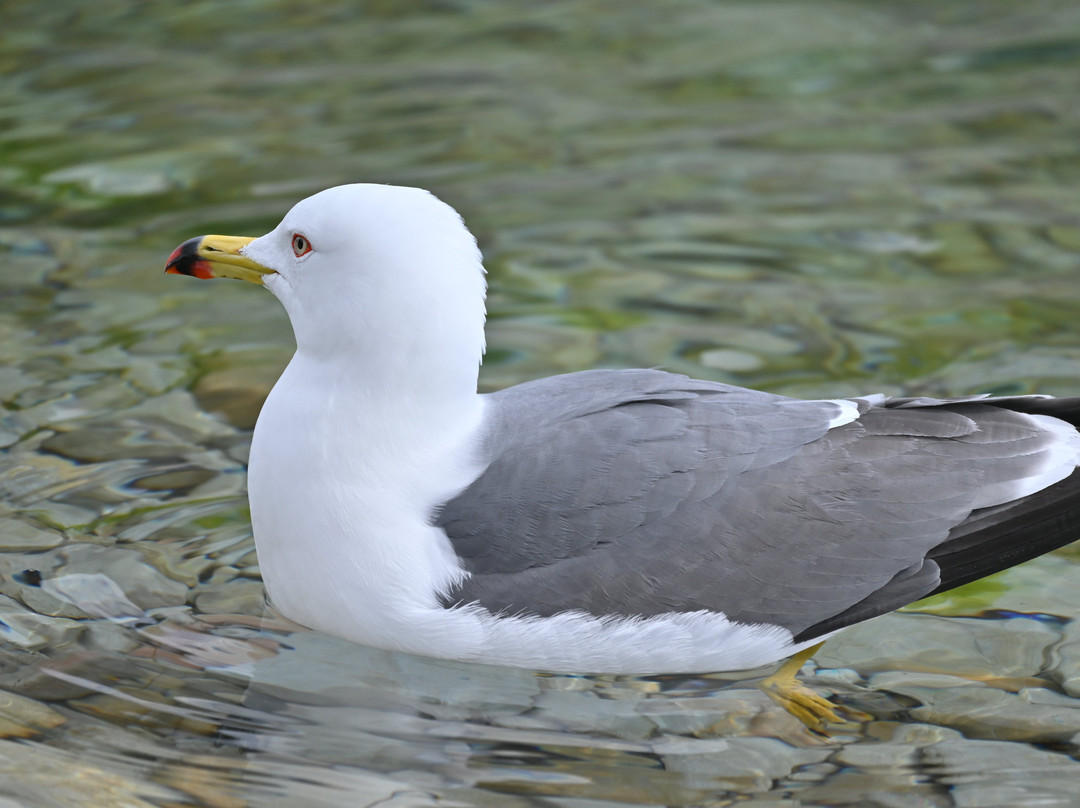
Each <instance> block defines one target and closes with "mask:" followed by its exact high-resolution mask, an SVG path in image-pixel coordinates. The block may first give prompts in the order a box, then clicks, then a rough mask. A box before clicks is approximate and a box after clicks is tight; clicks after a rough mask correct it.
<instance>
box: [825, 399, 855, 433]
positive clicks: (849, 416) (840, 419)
mask: <svg viewBox="0 0 1080 808" xmlns="http://www.w3.org/2000/svg"><path fill="white" fill-rule="evenodd" d="M821 400H822V401H825V402H827V403H829V404H835V405H836V406H838V407H839V408H840V412H839V414H837V415H836V416H834V417H833V419H832V420H830V421H829V429H833V428H835V427H838V426H843V425H844V424H850V423H851V422H852V421H854V420H856V419H857V418H858V417H859V405H858V404H856V403H855V402H854V401H848V400H847V399H846V398H826V399H821Z"/></svg>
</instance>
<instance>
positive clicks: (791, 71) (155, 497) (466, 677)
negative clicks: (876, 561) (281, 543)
mask: <svg viewBox="0 0 1080 808" xmlns="http://www.w3.org/2000/svg"><path fill="white" fill-rule="evenodd" d="M0 14H2V15H3V31H4V35H3V37H0V109H2V111H3V112H2V118H0V121H2V123H0V295H2V299H3V303H2V308H0V353H2V362H0V401H2V402H3V409H2V410H0V414H2V415H0V445H2V446H4V447H6V449H5V452H4V454H3V455H2V456H0V486H2V499H0V548H2V551H0V640H2V645H0V805H2V806H3V808H7V806H9V805H23V806H49V807H51V806H82V805H85V806H101V805H124V806H176V805H207V806H222V807H223V808H233V806H245V805H252V806H276V805H281V806H286V805H288V806H293V805H305V806H306V805H313V806H319V805H345V806H361V805H376V804H377V805H380V806H424V805H454V806H457V805H463V806H569V807H572V808H599V806H613V805H709V806H712V805H716V806H719V805H728V804H731V803H733V802H736V801H737V802H739V803H740V804H748V805H759V806H770V807H775V806H796V805H881V806H916V805H918V806H952V805H962V806H997V805H1003V806H1004V805H1020V804H1034V803H1036V802H1037V803H1038V804H1039V805H1044V806H1056V805H1062V806H1066V805H1073V804H1075V791H1076V783H1077V782H1080V763H1078V762H1077V752H1078V748H1080V747H1078V737H1080V736H1078V733H1080V628H1077V622H1076V618H1077V617H1078V616H1080V565H1078V563H1077V562H1078V559H1080V551H1078V550H1077V549H1076V547H1075V546H1074V547H1072V548H1065V549H1063V550H1061V551H1058V552H1056V553H1053V554H1051V555H1049V556H1046V557H1044V558H1042V559H1038V560H1036V561H1034V562H1031V563H1029V564H1027V565H1024V566H1023V567H1020V568H1017V569H1014V570H1012V571H1009V572H1007V573H1005V574H1002V575H999V576H996V577H994V578H992V579H989V580H987V581H984V582H981V583H977V584H974V585H971V586H969V587H966V588H965V589H963V590H960V591H958V592H956V593H954V594H952V595H950V596H948V597H944V598H938V599H936V600H934V601H929V602H924V603H922V604H919V605H917V606H916V607H914V608H913V609H911V610H909V611H907V612H905V613H902V614H896V615H890V616H887V617H885V618H882V619H880V620H878V621H875V622H873V623H871V624H868V625H864V626H860V627H857V628H855V629H852V630H849V631H847V632H845V633H843V634H841V635H840V636H839V637H837V638H835V639H834V640H832V641H830V642H829V644H828V645H827V646H826V648H825V649H824V650H823V651H822V652H820V653H819V654H818V655H817V657H816V659H815V660H814V662H813V663H811V664H810V665H809V666H808V667H807V669H806V676H805V679H806V681H807V682H808V683H810V684H812V685H813V686H814V687H815V688H816V689H818V690H819V691H821V692H823V693H827V694H835V698H836V700H837V701H838V702H840V703H843V704H847V705H849V706H851V707H852V708H855V709H858V710H861V711H863V712H865V713H867V714H868V716H869V717H868V718H867V720H865V721H863V722H862V723H860V724H859V725H858V726H856V727H853V728H852V729H850V730H848V731H843V732H837V733H835V734H834V735H833V736H832V737H831V738H830V739H821V738H816V737H814V736H812V735H810V734H809V733H808V732H807V731H806V730H805V729H804V728H803V727H801V725H799V724H798V723H797V722H795V721H794V719H792V718H790V717H789V716H787V715H786V714H784V713H783V712H781V711H780V710H779V709H778V708H776V707H775V706H773V705H772V704H771V702H769V701H768V700H767V699H766V698H765V697H764V696H763V695H762V694H761V693H760V691H758V690H756V689H754V688H753V681H754V679H753V676H752V675H751V674H733V675H727V676H720V677H653V678H647V679H641V678H632V677H617V678H613V677H570V676H545V675H541V674H537V673H534V672H529V671H518V670H510V669H500V668H489V667H483V666H475V665H465V664H459V663H451V662H439V661H433V660H427V659H421V658H415V657H408V656H405V655H398V654H389V653H385V652H381V651H375V650H371V649H366V648H362V647H358V646H353V645H350V644H348V643H344V642H340V641H337V640H333V639H331V638H328V637H324V636H320V635H317V634H314V633H312V632H308V631H304V630H302V629H298V628H297V627H295V626H291V625H289V624H287V623H286V622H285V621H282V620H281V619H280V618H277V617H276V616H275V615H273V614H269V613H265V610H264V606H263V594H262V587H261V584H260V581H259V572H258V563H257V559H256V558H255V554H254V550H253V545H252V541H251V535H250V527H249V524H248V515H247V511H246V503H245V499H244V494H243V490H244V462H245V458H246V448H247V444H248V440H249V437H250V427H251V425H252V424H253V423H254V418H255V416H256V414H257V411H258V407H259V404H260V402H261V400H262V398H263V396H265V394H266V392H267V390H268V389H269V387H270V385H271V384H272V383H273V380H274V378H275V377H276V374H277V373H278V371H279V370H280V368H281V367H282V366H283V364H284V362H285V361H286V360H287V358H288V355H289V353H290V350H291V334H290V332H289V328H288V323H287V321H286V319H285V316H284V314H283V313H282V312H281V310H280V308H279V306H278V304H277V303H276V301H274V300H273V298H272V297H271V296H269V295H267V294H265V293H263V292H261V291H260V290H258V289H255V288H252V287H249V286H246V285H243V284H236V283H226V282H220V283H212V284H211V283H208V284H203V283H198V282H194V281H190V280H189V279H184V278H173V277H169V278H166V277H164V276H163V275H162V274H161V267H162V265H163V262H164V259H165V257H166V256H167V255H168V253H169V251H170V250H171V249H172V247H173V246H174V245H175V244H176V243H178V242H179V241H181V240H183V239H185V238H188V237H190V236H192V235H196V234H200V233H204V232H224V233H249V234H252V235H257V234H259V233H261V232H264V231H265V230H266V229H268V228H269V227H271V226H272V225H273V224H274V223H276V221H277V220H278V218H279V217H280V215H281V214H282V213H283V212H284V211H285V210H286V209H287V208H288V207H289V206H290V205H291V204H292V203H293V202H295V201H296V200H297V199H298V198H301V197H303V196H305V195H307V194H309V193H310V192H313V191H315V190H318V189H321V188H323V187H325V186H327V185H333V184H337V183H340V182H345V181H354V180H364V181H378V182H394V183H398V184H415V185H422V186H425V187H430V188H432V189H433V190H435V191H436V192H437V193H439V194H440V195H441V196H442V197H444V198H445V199H447V200H448V201H450V202H451V203H452V204H454V205H455V206H456V207H458V208H459V209H460V210H461V211H462V212H463V213H464V215H465V217H466V219H467V221H468V222H469V223H470V225H471V227H472V228H473V230H474V232H475V233H476V234H477V235H478V237H479V239H480V242H481V246H482V247H483V250H484V253H485V256H486V263H487V267H488V270H489V272H490V281H491V295H490V309H491V312H490V314H491V316H490V328H489V345H490V350H489V354H488V358H487V361H486V362H485V365H484V368H483V372H482V383H483V385H484V386H485V388H486V389H493V388H498V387H501V386H504V385H506V384H511V383H515V382H519V381H523V380H526V379H529V378H534V377H537V376H542V375H547V374H550V373H555V372H560V371H567V370H576V369H581V368H587V367H597V366H609V367H610V366H616V367H617V366H662V367H666V368H669V369H672V370H677V371H681V372H686V373H690V374H692V375H696V376H704V377H708V378H715V379H720V380H724V381H734V382H736V383H740V384H747V385H751V386H760V387H765V388H768V389H770V390H774V391H777V392H781V393H788V394H793V395H829V396H836V395H843V394H849V393H865V392H875V391H880V392H885V393H898V392H904V393H909V394H915V393H917V394H923V393H927V394H966V393H973V392H982V391H992V392H1010V393H1011V392H1031V391H1036V390H1037V391H1040V392H1046V393H1054V394H1065V393H1074V394H1075V393H1077V392H1078V391H1080V383H1078V382H1077V380H1076V375H1077V374H1076V370H1075V369H1076V367H1077V364H1078V360H1080V328H1077V327H1076V323H1075V321H1076V317H1075V313H1076V312H1077V311H1078V308H1080V284H1077V283H1076V281H1075V277H1076V273H1077V270H1078V269H1080V195H1078V193H1077V190H1076V189H1077V184H1078V180H1080V156H1078V153H1080V146H1078V144H1080V120H1078V115H1080V113H1078V112H1077V104H1076V98H1077V87H1078V86H1080V85H1078V69H1080V7H1077V6H1076V5H1075V4H1066V3H1056V2H1032V3H1025V4H1022V5H1017V4H1014V3H1005V2H979V3H976V2H966V1H963V2H953V3H948V4H938V3H930V2H906V3H888V2H881V3H873V4H869V3H854V2H852V3H845V2H818V1H817V0H815V1H814V2H803V3H795V2H790V3H783V2H755V3H749V2H747V3H731V2H719V3H718V2H703V1H702V2H695V1H694V0H689V1H688V2H683V3H678V4H659V3H657V4H643V3H642V4H638V3H634V4H630V3H613V2H600V1H599V0H592V1H587V0H576V1H568V2H563V3H558V4H542V3H537V4H531V5H530V6H528V7H527V8H526V7H524V6H520V5H515V4H496V3H484V2H427V3H421V2H418V3H414V4H396V3H390V2H372V3H368V4H365V5H363V6H360V5H359V4H355V5H354V4H344V3H342V4H323V5H319V6H318V7H317V8H311V7H309V4H304V3H299V2H287V1H285V0H282V1H281V2H270V0H252V1H251V2H242V3H235V4H228V5H227V6H225V5H224V4H216V3H209V2H190V3H183V4H169V5H166V4H149V3H148V4H130V3H121V2H114V1H113V0H102V2H98V3H95V4H93V7H92V8H91V7H88V6H86V5H85V4H77V3H66V2H56V3H52V4H48V5H47V6H46V5H44V4H40V3H30V2H13V3H6V4H5V5H4V8H3V10H2V12H0Z"/></svg>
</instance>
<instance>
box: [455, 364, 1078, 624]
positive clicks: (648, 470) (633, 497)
mask: <svg viewBox="0 0 1080 808" xmlns="http://www.w3.org/2000/svg"><path fill="white" fill-rule="evenodd" d="M1008 401H1017V399H1010V400H1004V399H992V400H957V401H953V402H941V401H928V400H914V399H905V400H893V401H874V402H871V400H856V402H855V403H856V404H857V405H858V407H859V410H860V415H859V417H858V419H857V420H855V421H852V422H850V423H846V424H843V425H839V426H832V427H831V428H830V424H831V423H833V422H834V421H835V420H836V419H837V418H838V416H839V415H840V414H841V407H840V405H838V404H836V403H833V402H828V401H800V400H795V399H789V398H785V397H782V396H776V395H771V394H767V393H761V392H758V391H753V390H746V389H743V388H738V387H733V386H729V385H722V384H716V383H711V382H703V381H695V380H690V379H687V378H685V377H681V376H675V375H672V374H667V373H663V372H660V371H589V372H585V373H577V374H570V375H567V376H558V377H553V378H550V379H544V380H540V381H538V382H531V383H528V384H524V385H519V386H517V387H514V388H510V389H508V390H505V391H502V392H500V393H496V394H493V395H492V396H490V397H489V408H490V409H489V412H490V413H491V415H492V417H491V422H490V423H491V426H490V431H489V433H488V434H487V436H486V440H485V442H484V447H485V448H484V451H485V452H486V454H487V457H486V461H487V465H486V469H485V471H484V472H483V473H482V474H481V475H480V476H479V478H478V479H477V480H475V481H474V482H473V483H472V484H471V485H470V486H469V487H468V488H466V489H465V490H464V491H463V492H462V493H461V494H459V495H458V496H457V497H455V498H454V499H453V500H451V501H449V502H447V503H445V505H443V506H442V508H441V509H440V510H439V512H438V513H437V514H436V516H435V523H436V524H438V525H440V526H441V527H443V528H444V529H445V530H446V533H447V536H448V537H449V538H450V541H451V543H452V544H453V547H454V550H455V551H456V553H457V554H458V556H459V557H460V558H461V559H462V561H463V563H464V565H465V568H466V569H467V570H468V571H469V573H470V576H469V577H468V578H467V579H466V580H465V581H464V582H463V583H462V584H461V585H459V586H458V587H457V588H456V589H454V590H453V591H452V592H450V593H447V595H446V596H445V598H444V603H446V604H447V605H452V604H454V603H470V602H479V603H480V604H481V605H482V606H484V607H485V608H487V609H490V610H492V611H495V612H504V613H521V614H535V615H542V616H543V615H550V614H555V613H557V612H561V611H566V610H581V611H585V612H589V613H591V614H594V615H612V614H614V615H626V616H630V615H637V616H651V615H656V614H660V613H664V612H686V611H697V610H701V609H707V610H712V611H719V612H723V613H724V614H726V615H727V616H728V618H729V619H733V620H738V621H740V622H744V623H770V624H774V625H780V626H783V627H785V628H788V629H790V630H791V631H792V633H793V634H794V635H797V636H799V637H800V638H807V634H809V635H810V636H811V637H812V636H816V634H820V633H824V632H826V631H830V630H833V629H835V628H839V627H841V626H842V625H847V624H849V623H851V622H856V621H857V620H862V619H866V618H868V617H872V616H874V615H876V614H881V613H883V612H885V611H890V610H892V609H895V608H898V607H899V606H901V605H904V604H906V603H909V602H911V601H913V600H917V599H918V598H920V597H922V596H924V595H926V594H928V593H930V592H933V591H935V590H936V589H938V588H939V587H940V586H941V585H942V580H943V579H942V574H941V568H940V565H939V563H938V560H936V559H935V558H933V557H931V555H932V553H933V552H934V550H935V548H946V549H945V550H944V551H939V555H940V556H941V557H947V556H949V553H950V552H953V553H954V555H955V558H958V559H963V560H967V559H969V558H970V556H971V554H972V552H973V551H974V550H977V549H978V542H975V541H972V540H971V537H970V536H967V537H966V538H962V539H961V538H957V539H956V540H955V542H954V545H953V546H952V549H951V550H950V549H949V547H950V545H949V539H950V535H951V533H952V531H954V529H956V528H958V526H961V525H964V524H965V522H966V520H968V519H969V517H970V516H971V514H972V511H973V510H975V511H976V516H978V515H979V514H985V513H989V512H991V511H993V510H995V509H996V510H998V511H1001V510H1002V508H1000V507H999V506H1000V504H1001V503H1003V502H1008V501H1010V500H1012V499H1016V497H1015V496H1013V495H1011V494H1010V493H1009V492H1010V491H1012V490H1014V488H1015V486H1014V481H1017V480H1024V479H1025V478H1029V477H1032V476H1033V475H1036V476H1037V475H1038V474H1041V473H1043V471H1044V469H1045V468H1046V466H1047V463H1048V459H1047V458H1048V457H1049V455H1050V454H1051V453H1052V451H1053V449H1054V445H1055V442H1060V436H1059V435H1058V434H1057V433H1056V432H1055V431H1054V430H1047V429H1044V428H1041V427H1040V425H1039V423H1038V422H1037V421H1033V420H1032V419H1031V418H1029V417H1028V416H1027V415H1024V414H1018V413H1016V412H1013V411H1011V410H1009V409H1007V408H1005V407H1006V406H1007V402H1008ZM1021 401H1029V400H1028V399H1022V400H1021ZM1034 407H1035V405H1028V409H1033V408H1034ZM1053 482H1055V481H1054V480H1050V481H1049V482H1048V483H1047V485H1049V484H1050V483H1053ZM978 509H985V510H978ZM991 521H992V522H993V524H995V525H998V524H1000V523H1001V522H1002V521H1003V520H1002V518H998V519H993V520H991ZM961 532H963V531H961ZM1002 541H1005V539H1002ZM1063 543H1065V541H1058V545H1060V544H1063ZM1055 546H1057V545H1055ZM973 548H974V550H973ZM1045 549H1049V548H1045ZM1012 563H1016V561H1013V562H1012ZM997 568H1001V567H1000V566H999V567H997ZM990 571H993V570H990ZM982 574H987V573H986V572H983V573H982ZM815 632H816V634H815Z"/></svg>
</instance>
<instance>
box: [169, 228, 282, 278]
mask: <svg viewBox="0 0 1080 808" xmlns="http://www.w3.org/2000/svg"><path fill="white" fill-rule="evenodd" d="M254 240H255V239H254V238H249V237H247V236H196V237H195V238H192V239H188V240H187V241H185V242H184V243H183V244H181V245H180V246H179V247H177V248H176V249H175V250H173V251H172V255H170V256H169V262H168V263H167V264H166V265H165V271H166V272H168V273H170V274H172V275H190V276H192V277H193V278H238V279H240V280H242V281H250V282H251V283H260V284H261V283H262V282H263V277H264V276H266V275H270V274H272V273H273V272H274V270H272V269H270V268H269V267H264V266H263V265H262V264H259V263H256V262H255V261H252V260H251V259H250V258H248V257H247V256H246V255H241V254H240V250H242V249H243V248H244V247H246V246H247V245H248V244H250V243H251V242H252V241H254Z"/></svg>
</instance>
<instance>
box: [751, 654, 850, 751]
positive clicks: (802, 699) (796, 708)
mask: <svg viewBox="0 0 1080 808" xmlns="http://www.w3.org/2000/svg"><path fill="white" fill-rule="evenodd" d="M824 644H825V643H824V642H819V643H818V644H817V645H815V646H812V647H810V648H807V649H805V650H803V651H800V652H799V653H797V654H795V656H793V657H791V658H790V659H788V660H787V661H786V662H785V663H784V664H783V665H781V666H780V669H779V670H777V671H776V673H774V674H772V675H771V676H767V677H765V678H764V679H762V680H761V683H760V684H759V685H758V687H760V688H761V689H762V690H764V691H765V694H766V695H767V696H768V697H769V698H771V699H772V700H773V701H775V702H776V703H777V704H779V705H780V706H781V707H783V708H784V709H785V710H787V711H788V712H789V713H790V714H791V715H793V716H795V717H796V718H797V719H799V720H800V721H802V722H803V724H805V725H806V726H807V727H809V728H810V729H812V730H814V731H816V732H823V731H824V729H825V727H826V725H828V724H845V725H846V724H849V723H850V722H848V721H846V720H845V719H844V718H842V717H841V715H840V713H838V712H837V709H843V708H837V706H836V705H835V704H833V703H832V702H830V701H828V700H826V699H825V698H824V697H823V696H819V695H818V694H817V693H815V692H814V691H813V690H811V689H810V688H809V687H807V686H806V685H804V684H803V683H802V682H800V681H799V680H798V679H797V678H796V676H797V674H798V673H799V671H800V670H802V666H803V663H805V662H806V660H808V659H810V657H812V656H813V655H814V654H816V653H817V652H818V649H819V648H821V646H823V645H824Z"/></svg>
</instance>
